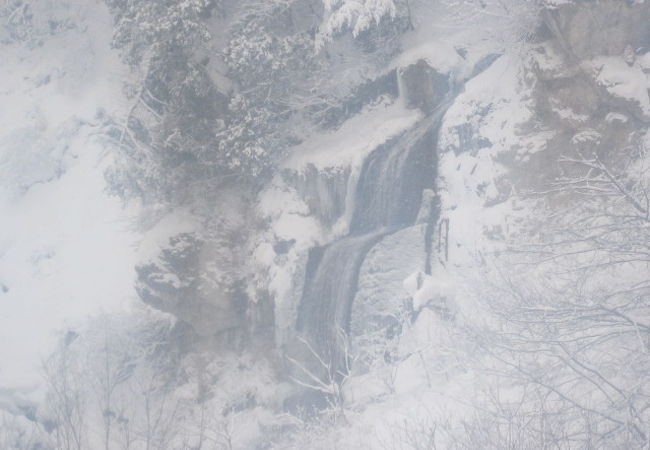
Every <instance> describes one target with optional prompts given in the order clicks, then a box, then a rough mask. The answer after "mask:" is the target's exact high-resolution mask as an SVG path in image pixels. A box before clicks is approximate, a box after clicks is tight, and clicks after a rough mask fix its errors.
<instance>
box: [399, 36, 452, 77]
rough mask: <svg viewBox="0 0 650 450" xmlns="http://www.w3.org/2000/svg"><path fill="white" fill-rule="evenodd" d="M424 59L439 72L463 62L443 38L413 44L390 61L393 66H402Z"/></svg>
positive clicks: (449, 70)
mask: <svg viewBox="0 0 650 450" xmlns="http://www.w3.org/2000/svg"><path fill="white" fill-rule="evenodd" d="M420 60H424V61H425V62H426V63H427V64H428V65H429V66H430V67H431V68H433V69H435V70H437V71H438V72H440V73H450V72H453V71H454V70H457V69H458V68H459V66H460V65H461V64H462V63H463V59H462V58H461V57H460V55H459V54H458V52H457V51H456V49H455V48H454V46H453V45H451V44H450V43H448V42H445V41H443V40H432V41H427V42H424V43H421V44H419V45H415V46H414V47H411V48H409V49H407V50H405V51H403V52H401V53H400V55H399V56H398V57H397V58H396V59H395V60H394V61H393V62H392V63H391V66H392V67H393V68H402V67H406V66H408V65H411V64H415V63H416V62H418V61H420Z"/></svg>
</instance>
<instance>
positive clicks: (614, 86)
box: [588, 56, 650, 117]
mask: <svg viewBox="0 0 650 450" xmlns="http://www.w3.org/2000/svg"><path fill="white" fill-rule="evenodd" d="M588 66H589V67H590V68H591V70H592V72H593V74H594V76H595V77H596V81H597V82H598V83H599V84H600V85H601V86H604V87H605V88H606V89H607V91H608V92H609V93H610V94H612V95H614V96H615V97H619V98H621V99H624V100H625V101H627V102H630V103H633V104H636V105H638V107H639V108H640V110H641V112H642V113H643V115H644V116H645V117H648V116H650V98H649V97H648V86H649V82H648V78H647V75H646V74H645V73H644V72H643V70H642V68H641V66H639V65H638V64H635V65H632V66H630V65H629V64H628V63H626V62H625V60H624V59H623V58H621V57H617V56H600V57H598V58H594V59H593V60H591V61H590V62H589V64H588Z"/></svg>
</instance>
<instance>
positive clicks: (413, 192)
mask: <svg viewBox="0 0 650 450" xmlns="http://www.w3.org/2000/svg"><path fill="white" fill-rule="evenodd" d="M451 100H452V96H451V94H450V95H449V96H448V98H447V99H446V101H444V102H442V103H441V105H440V106H439V107H438V108H437V109H435V110H434V111H433V112H432V113H431V114H430V115H428V116H426V117H425V118H424V119H422V120H420V121H419V122H418V123H417V124H416V125H415V126H414V127H412V128H411V129H409V130H407V131H406V132H404V133H402V134H401V135H400V136H398V137H396V138H394V139H392V140H390V141H388V142H386V143H385V144H383V145H381V146H380V147H378V148H377V149H375V150H374V151H373V152H372V153H371V154H370V155H369V156H368V157H367V158H366V160H365V161H364V164H363V167H362V169H361V173H360V176H359V180H358V183H357V186H356V192H355V201H354V211H353V214H352V219H351V222H350V229H349V233H348V235H347V236H344V237H343V238H341V239H339V240H337V241H335V242H333V243H331V244H329V245H327V246H324V247H319V248H315V249H313V250H312V251H311V252H310V256H309V260H308V263H307V270H306V275H305V285H304V289H303V295H302V299H301V302H300V305H299V307H298V319H297V324H296V328H297V331H298V333H299V334H300V335H301V336H302V338H303V339H304V342H303V343H304V347H306V348H303V349H302V350H301V351H300V356H299V358H300V360H301V363H302V364H303V365H304V366H305V367H306V368H308V370H309V371H310V372H311V373H312V374H317V376H321V377H323V376H327V372H329V376H330V377H331V376H332V374H336V373H338V372H339V371H342V370H343V368H344V367H345V358H346V356H347V355H345V354H344V352H343V351H342V348H343V344H344V342H343V341H342V339H345V333H347V332H348V331H349V322H350V311H351V307H352V301H353V300H354V297H355V294H356V290H357V284H358V277H359V269H360V267H361V264H362V263H363V261H364V259H365V257H366V255H367V253H368V252H369V251H370V250H371V249H372V248H373V246H374V245H375V244H376V243H377V242H379V241H380V240H381V239H382V238H384V237H385V236H386V235H388V234H391V233H394V232H396V231H398V230H400V229H403V228H406V227H408V226H411V225H413V224H414V223H415V220H416V218H417V215H418V211H419V209H420V206H421V203H422V197H423V192H424V191H425V190H426V189H434V188H435V179H436V172H437V153H436V146H437V136H438V130H439V128H440V123H441V122H442V118H443V116H444V114H445V112H446V109H447V107H448V106H449V105H450V104H451ZM432 220H433V219H432ZM325 366H326V367H325Z"/></svg>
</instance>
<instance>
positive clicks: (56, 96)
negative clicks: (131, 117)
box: [0, 1, 137, 406]
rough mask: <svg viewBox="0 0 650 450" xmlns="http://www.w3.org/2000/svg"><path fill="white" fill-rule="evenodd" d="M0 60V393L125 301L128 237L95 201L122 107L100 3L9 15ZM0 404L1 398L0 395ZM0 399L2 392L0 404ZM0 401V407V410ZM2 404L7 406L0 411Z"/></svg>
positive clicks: (118, 70)
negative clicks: (90, 320)
mask: <svg viewBox="0 0 650 450" xmlns="http://www.w3.org/2000/svg"><path fill="white" fill-rule="evenodd" d="M7 24H8V25H7V26H6V27H4V28H3V29H2V32H3V33H2V37H3V40H2V44H1V46H0V53H1V54H2V58H3V64H2V67H1V68H0V361H2V363H0V393H3V392H4V393H8V392H11V391H12V390H14V389H19V390H20V391H21V392H22V393H23V394H25V393H29V392H31V391H33V390H35V389H37V388H38V387H39V386H40V385H41V383H42V374H41V364H42V360H43V359H44V358H46V357H47V355H48V354H49V353H50V352H51V351H52V350H53V346H54V344H55V343H56V342H57V340H58V339H59V337H60V336H61V335H62V333H64V332H66V331H67V330H69V329H74V328H75V327H76V326H78V325H79V324H80V323H81V321H82V320H83V319H85V318H87V317H89V316H92V315H95V314H97V313H99V312H111V311H116V310H121V311H123V310H125V309H128V308H129V304H130V303H131V302H132V301H133V298H134V293H133V291H132V284H133V278H134V275H133V273H134V272H133V264H134V251H133V246H134V244H135V240H136V238H137V236H136V234H135V233H134V232H133V231H132V230H133V224H131V223H130V219H129V218H130V217H131V218H132V217H133V211H129V210H125V209H124V207H123V206H122V205H121V203H120V202H119V201H118V200H117V199H116V198H112V197H111V196H109V195H108V194H107V192H106V183H105V181H104V170H105V169H106V167H107V165H108V164H110V160H111V156H110V151H111V150H110V148H109V147H108V146H107V144H106V142H105V141H102V140H100V139H99V138H98V135H99V134H100V133H101V125H102V122H103V121H105V120H106V118H107V117H108V116H109V115H115V114H119V113H120V111H123V110H124V109H125V106H126V102H125V101H124V99H123V97H122V95H121V87H122V84H121V83H122V79H123V76H124V75H125V73H126V71H125V70H124V69H123V68H122V65H121V63H120V61H119V57H118V55H116V54H115V53H114V52H113V51H112V50H111V49H110V39H111V19H110V16H109V15H108V12H107V11H106V10H105V7H104V5H103V3H101V2H99V1H97V2H96V1H88V2H85V1H83V2H67V1H66V2H58V1H42V2H37V3H34V4H32V5H27V7H26V8H25V7H21V8H17V9H16V11H13V12H11V15H10V19H8V21H7ZM2 395H3V394H0V396H2ZM7 395H8V394H7ZM3 404H4V402H3V401H1V400H0V406H1V405H3ZM5 406H6V405H5Z"/></svg>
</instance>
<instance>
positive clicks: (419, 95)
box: [398, 59, 449, 113]
mask: <svg viewBox="0 0 650 450" xmlns="http://www.w3.org/2000/svg"><path fill="white" fill-rule="evenodd" d="M398 77H399V81H400V89H401V92H400V94H401V96H402V98H403V100H404V103H405V105H406V107H407V108H411V109H420V110H422V112H424V113H430V112H431V111H433V109H434V108H435V107H436V106H438V105H439V104H440V102H441V101H442V99H443V98H444V97H445V95H446V94H447V92H448V91H449V75H447V74H443V73H440V72H438V71H437V70H435V69H434V68H432V67H431V66H430V65H429V64H427V62H426V61H424V60H422V59H421V60H419V61H418V62H416V63H415V64H411V65H409V66H406V67H404V68H402V69H400V70H399V73H398Z"/></svg>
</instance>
